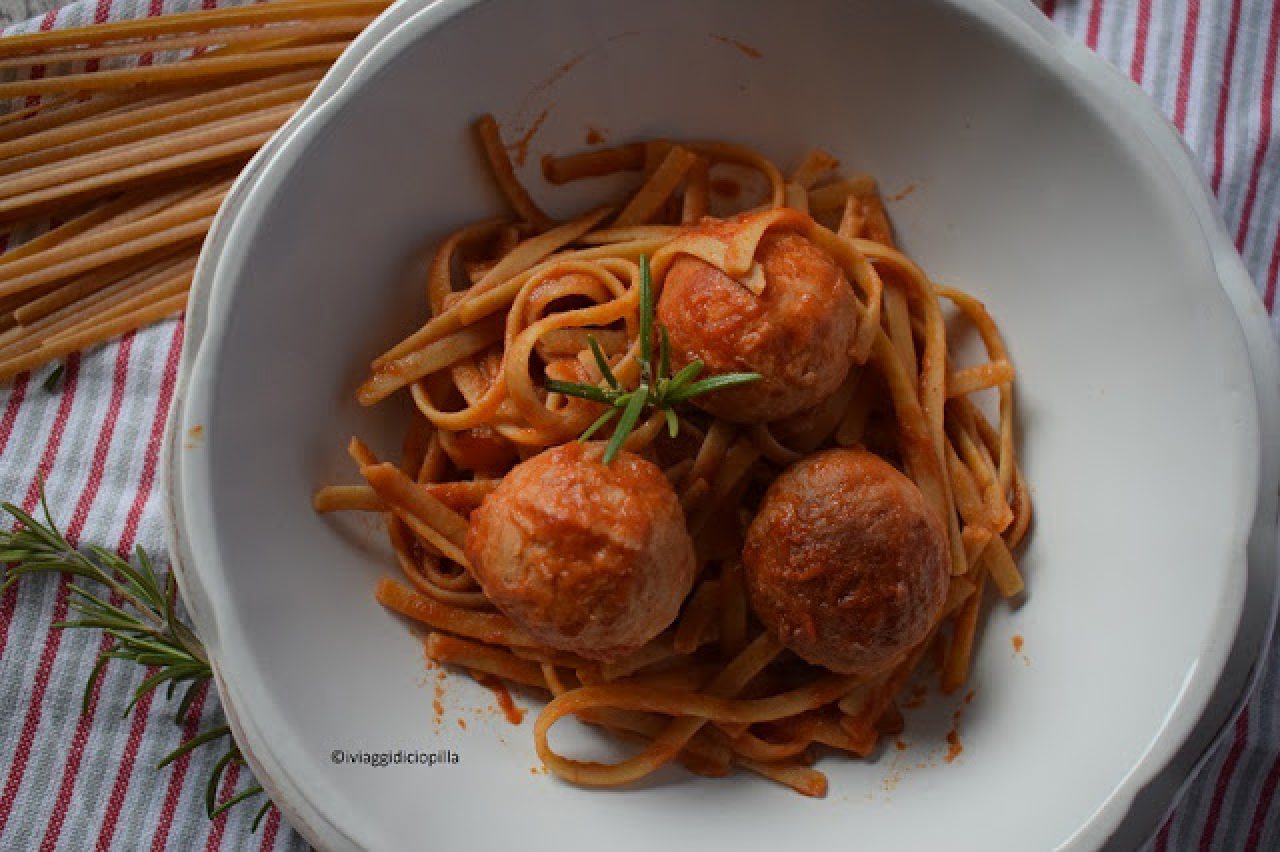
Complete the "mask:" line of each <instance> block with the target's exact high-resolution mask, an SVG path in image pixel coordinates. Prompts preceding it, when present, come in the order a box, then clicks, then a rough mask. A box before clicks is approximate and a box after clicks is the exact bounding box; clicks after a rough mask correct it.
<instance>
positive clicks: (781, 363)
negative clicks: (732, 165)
mask: <svg viewBox="0 0 1280 852" xmlns="http://www.w3.org/2000/svg"><path fill="white" fill-rule="evenodd" d="M709 227H714V228H728V227H733V225H732V223H716V224H715V225H712V226H709ZM756 261H757V262H758V263H759V264H760V265H761V267H762V268H763V270H764V281H765V285H764V290H763V292H762V293H761V294H760V295H759V296H757V295H755V294H754V293H752V292H751V291H750V290H748V289H747V288H746V287H745V286H743V285H742V284H740V283H738V282H737V281H735V280H733V279H732V278H730V277H729V276H728V275H726V274H725V273H724V272H723V271H722V270H720V269H718V268H716V267H715V266H712V265H711V264H709V263H707V262H706V261H704V260H702V259H700V258H697V257H694V256H692V255H681V256H680V257H678V258H677V259H676V260H675V262H674V263H673V264H672V265H671V268H670V269H669V270H668V271H667V274H666V277H665V278H664V279H663V284H662V293H661V295H660V296H659V299H658V311H657V313H658V321H659V322H661V323H662V325H663V326H664V327H666V329H667V333H668V334H670V336H671V350H672V353H671V354H672V361H673V363H674V364H675V366H676V368H680V367H684V366H685V365H686V364H689V363H690V362H692V361H694V360H695V359H699V358H700V359H702V361H703V363H704V364H706V373H707V375H714V374H717V373H728V372H755V373H759V374H760V375H761V379H760V380H759V381H756V382H751V383H749V384H745V385H739V386H737V387H733V388H727V389H725V390H721V391H716V392H714V393H709V394H705V395H703V396H700V397H697V398H695V399H694V400H693V403H694V404H695V405H697V406H699V407H700V408H702V409H704V410H706V411H708V412H710V413H712V414H714V415H716V416H717V417H723V418H724V419H726V420H733V421H737V422H748V421H752V422H754V421H760V420H778V419H780V418H782V417H786V416H788V415H791V414H795V413H796V412H798V411H801V410H803V409H805V408H809V407H811V406H814V405H817V404H818V403H819V402H821V401H822V400H823V399H824V398H825V397H827V396H828V395H829V394H830V393H831V392H832V391H834V390H835V389H836V388H837V387H839V386H840V383H841V382H842V381H844V377H845V375H846V374H847V373H848V372H849V368H850V366H851V365H852V359H851V357H850V354H849V348H850V345H851V343H852V340H853V333H854V327H855V323H856V319H857V307H856V302H855V299H854V294H853V288H852V287H850V286H849V282H848V280H847V279H846V278H845V276H844V273H843V272H842V271H841V270H840V268H839V267H838V266H836V264H835V261H834V260H833V259H832V258H831V256H830V255H829V254H827V252H826V251H824V250H823V249H821V248H819V247H818V246H816V245H814V244H813V243H812V242H810V241H809V240H808V239H806V238H804V237H802V236H800V235H799V234H797V233H794V232H790V231H771V232H769V233H767V234H765V236H764V238H763V239H762V240H761V241H760V244H759V246H758V247H757V249H756Z"/></svg>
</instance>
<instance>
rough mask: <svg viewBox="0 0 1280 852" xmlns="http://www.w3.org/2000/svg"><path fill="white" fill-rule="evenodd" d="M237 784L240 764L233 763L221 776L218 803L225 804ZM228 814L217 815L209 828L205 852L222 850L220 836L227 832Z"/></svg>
mask: <svg viewBox="0 0 1280 852" xmlns="http://www.w3.org/2000/svg"><path fill="white" fill-rule="evenodd" d="M239 783H240V764H239V763H236V762H234V761H233V762H232V763H231V765H230V766H228V767H227V771H226V773H225V774H224V775H223V776H222V789H221V790H219V791H218V801H219V802H225V801H226V800H227V799H228V798H230V796H231V794H233V793H234V792H235V791H236V785H237V784H239ZM229 813H230V812H229V811H223V812H222V813H220V814H218V818H217V819H215V820H214V821H213V824H212V825H211V826H209V839H208V840H206V841H205V844H204V849H205V852H215V850H217V849H221V848H222V835H224V834H226V832H227V816H228V815H229Z"/></svg>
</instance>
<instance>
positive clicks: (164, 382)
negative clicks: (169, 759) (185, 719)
mask: <svg viewBox="0 0 1280 852" xmlns="http://www.w3.org/2000/svg"><path fill="white" fill-rule="evenodd" d="M183 328H184V324H183V323H182V322H179V323H178V326H177V328H175V329H174V330H173V336H172V337H171V338H170V339H169V354H168V356H167V357H166V359H165V373H164V378H163V379H161V382H160V396H159V399H157V401H156V409H155V414H154V416H153V417H152V420H151V435H150V440H149V441H148V442H147V449H146V451H145V452H146V456H145V458H144V460H143V464H142V473H141V476H140V477H139V482H138V488H137V491H136V492H135V494H134V499H133V504H132V505H131V506H130V507H129V514H128V516H127V517H126V519H125V525H124V532H123V533H122V534H121V536H120V543H119V545H118V549H119V552H120V555H121V556H123V557H126V558H127V557H128V555H129V553H130V552H132V550H133V546H134V545H135V544H136V543H137V535H138V524H139V521H140V520H141V518H142V512H143V509H145V508H146V505H147V497H148V496H150V494H151V488H152V485H153V483H154V482H155V475H156V468H157V463H158V460H159V457H160V447H161V445H162V443H163V438H164V427H165V422H166V421H167V420H168V412H169V404H170V403H171V402H172V400H173V390H174V385H175V384H176V383H177V378H178V360H179V358H180V357H181V355H182V337H183ZM143 702H145V705H144V703H143ZM150 705H151V696H150V694H148V695H147V696H146V697H145V698H144V699H143V701H142V702H139V704H138V707H136V708H135V709H134V711H133V720H132V721H131V722H130V723H129V740H128V743H127V744H126V746H125V750H124V753H123V754H122V755H121V757H120V765H119V766H118V767H116V777H115V780H114V781H113V782H112V785H111V796H110V798H109V799H108V800H107V813H106V817H105V818H104V820H103V824H102V826H101V828H100V829H99V831H98V848H99V849H101V850H106V849H109V848H110V847H111V840H112V838H113V837H114V835H115V831H116V826H117V824H118V823H119V820H120V809H121V808H122V807H123V806H124V799H125V795H126V794H127V793H128V791H129V784H130V783H131V782H132V780H133V771H134V768H135V764H136V763H137V760H138V746H139V744H140V743H141V742H142V737H143V735H144V733H145V732H146V729H147V719H148V715H149V714H148V710H149V709H150Z"/></svg>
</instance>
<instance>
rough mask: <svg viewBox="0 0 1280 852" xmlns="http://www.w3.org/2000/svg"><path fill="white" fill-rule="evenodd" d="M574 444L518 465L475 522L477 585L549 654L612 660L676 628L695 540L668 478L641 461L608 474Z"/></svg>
mask: <svg viewBox="0 0 1280 852" xmlns="http://www.w3.org/2000/svg"><path fill="white" fill-rule="evenodd" d="M603 455H604V445H603V444H600V443H588V444H582V443H579V442H577V441H574V442H573V443H569V444H565V445H563V446H559V447H555V448H553V449H549V450H546V451H545V452H543V453H540V454H539V455H537V456H534V457H533V458H531V459H529V460H528V461H525V462H522V463H521V464H518V465H516V466H515V467H514V468H512V470H511V471H510V472H509V473H508V474H507V475H506V477H505V478H503V480H502V483H501V484H500V485H499V486H498V487H497V489H495V490H494V491H493V492H492V493H491V494H489V496H487V497H486V498H485V500H484V502H483V503H481V504H480V507H479V508H478V509H476V510H475V511H474V512H473V513H472V515H471V523H470V527H469V528H468V530H467V541H466V554H467V559H468V560H469V561H470V562H471V571H472V574H473V575H474V576H475V578H476V581H477V582H478V583H479V584H480V586H481V588H482V589H484V592H485V594H486V595H487V596H488V597H489V599H490V600H492V601H493V603H494V605H495V606H497V607H498V609H500V610H501V611H502V612H503V613H505V614H506V615H507V616H508V617H509V618H510V619H511V620H512V621H514V622H515V623H516V624H518V625H520V626H521V627H523V628H524V629H525V630H526V631H528V632H529V633H530V634H532V635H533V636H534V637H536V638H537V639H539V640H540V641H542V642H545V643H546V644H547V645H549V646H551V647H552V648H556V649H559V650H562V651H572V652H574V653H577V654H580V655H582V656H584V657H590V658H592V659H597V660H611V659H616V658H618V657H621V656H624V655H626V654H628V653H630V652H632V651H635V650H636V649H638V648H640V647H641V646H642V645H644V644H645V643H646V642H648V641H649V640H650V639H652V638H653V637H654V636H656V635H658V634H659V633H660V632H662V630H663V629H664V628H666V627H667V625H669V624H671V622H672V621H674V620H675V617H676V615H677V613H678V612H679V610H680V604H681V603H682V602H683V601H684V599H685V597H687V596H688V594H689V590H690V588H691V587H692V586H693V577H694V571H695V563H694V553H693V541H692V540H691V539H690V537H689V531H688V528H687V527H686V526H685V521H684V513H683V512H682V510H681V508H680V501H679V499H677V497H676V494H675V491H673V490H672V488H671V485H670V484H669V483H668V482H667V479H666V477H665V476H663V474H662V471H661V470H660V469H659V468H658V467H657V466H656V465H654V464H652V463H651V462H648V461H646V460H644V459H642V458H640V457H639V456H637V455H634V454H632V453H628V452H623V453H620V454H619V455H618V457H617V458H615V459H614V460H613V461H612V462H610V463H609V464H604V463H603V462H602V460H601V457H602V456H603Z"/></svg>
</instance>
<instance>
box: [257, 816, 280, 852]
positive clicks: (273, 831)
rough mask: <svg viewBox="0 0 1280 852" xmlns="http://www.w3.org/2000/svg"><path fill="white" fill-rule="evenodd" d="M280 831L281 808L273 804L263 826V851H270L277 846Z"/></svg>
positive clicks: (261, 847)
mask: <svg viewBox="0 0 1280 852" xmlns="http://www.w3.org/2000/svg"><path fill="white" fill-rule="evenodd" d="M279 833H280V810H279V809H278V808H276V807H275V806H272V808H271V812H270V813H268V814H267V819H266V823H265V824H264V825H263V826H262V846H260V847H258V848H259V849H261V850H262V852H270V850H272V849H275V848H276V836H277V835H278V834H279Z"/></svg>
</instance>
